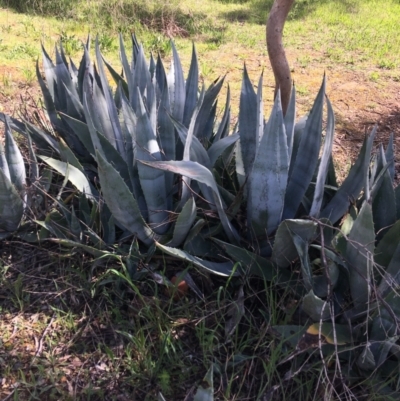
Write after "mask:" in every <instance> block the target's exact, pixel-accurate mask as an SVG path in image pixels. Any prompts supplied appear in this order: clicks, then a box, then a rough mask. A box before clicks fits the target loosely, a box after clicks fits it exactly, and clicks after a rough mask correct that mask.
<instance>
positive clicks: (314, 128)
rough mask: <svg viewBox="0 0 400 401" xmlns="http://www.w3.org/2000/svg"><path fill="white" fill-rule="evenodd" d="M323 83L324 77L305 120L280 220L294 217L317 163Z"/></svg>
mask: <svg viewBox="0 0 400 401" xmlns="http://www.w3.org/2000/svg"><path fill="white" fill-rule="evenodd" d="M325 82H326V81H325V77H324V79H323V82H322V85H321V88H320V90H319V92H318V95H317V97H316V99H315V102H314V105H313V107H312V109H311V112H310V115H309V116H308V118H307V122H306V126H305V129H304V132H303V134H302V135H301V139H300V144H299V149H298V151H297V154H296V159H295V160H294V165H293V169H292V171H291V175H290V176H289V180H288V184H287V190H286V196H285V207H284V210H283V215H282V219H291V218H293V217H294V216H295V215H296V212H297V209H298V208H299V206H300V203H301V201H302V200H303V196H304V194H305V193H306V190H307V188H308V186H309V185H310V182H311V179H312V177H313V175H314V172H315V168H316V166H317V163H318V157H319V151H320V144H321V137H322V114H323V108H324V99H325Z"/></svg>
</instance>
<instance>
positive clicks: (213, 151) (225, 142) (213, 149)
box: [207, 133, 239, 166]
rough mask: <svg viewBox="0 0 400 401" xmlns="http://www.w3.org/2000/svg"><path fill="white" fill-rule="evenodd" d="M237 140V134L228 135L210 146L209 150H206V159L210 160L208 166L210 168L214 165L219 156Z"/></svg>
mask: <svg viewBox="0 0 400 401" xmlns="http://www.w3.org/2000/svg"><path fill="white" fill-rule="evenodd" d="M238 139H239V133H236V134H232V135H229V136H227V137H225V138H222V139H220V140H217V141H214V143H213V144H212V145H211V146H210V148H209V149H208V150H207V153H208V157H209V159H210V164H211V166H214V165H215V162H216V161H217V159H218V157H219V156H221V154H222V153H223V152H224V151H225V150H226V149H227V148H228V147H229V146H231V145H233V144H234V143H236V141H237V140H238Z"/></svg>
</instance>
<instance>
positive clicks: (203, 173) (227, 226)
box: [140, 161, 239, 243]
mask: <svg viewBox="0 0 400 401" xmlns="http://www.w3.org/2000/svg"><path fill="white" fill-rule="evenodd" d="M140 162H141V163H143V164H146V165H148V166H150V167H154V168H157V169H161V170H165V171H172V172H173V173H175V174H181V175H184V176H186V177H189V178H190V179H192V180H197V181H199V182H200V183H203V184H205V185H207V186H208V187H209V188H211V189H212V191H213V194H214V201H215V204H216V207H217V211H218V215H219V218H220V220H221V224H222V226H223V227H224V230H225V233H226V235H227V236H228V238H229V239H230V241H232V242H233V243H238V242H239V236H238V234H237V232H236V230H235V229H234V228H233V226H232V225H231V223H230V221H229V219H228V217H227V215H226V213H225V211H224V209H223V205H222V200H221V197H220V195H219V192H218V188H217V184H216V182H215V179H214V177H213V175H212V173H211V171H210V170H208V169H207V168H206V167H204V166H202V165H200V164H199V163H197V162H192V161H169V162H145V161H140Z"/></svg>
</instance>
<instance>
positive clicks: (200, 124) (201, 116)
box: [193, 78, 225, 141]
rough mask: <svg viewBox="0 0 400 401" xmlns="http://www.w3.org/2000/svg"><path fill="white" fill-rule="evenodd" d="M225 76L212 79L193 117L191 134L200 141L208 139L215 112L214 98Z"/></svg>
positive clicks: (211, 130)
mask: <svg viewBox="0 0 400 401" xmlns="http://www.w3.org/2000/svg"><path fill="white" fill-rule="evenodd" d="M224 80H225V78H222V79H220V80H219V81H218V80H216V81H214V82H213V83H212V84H211V85H210V87H209V88H208V89H207V90H206V92H205V93H204V99H203V101H202V102H201V106H200V109H199V112H198V114H197V116H196V119H195V124H194V129H193V135H194V136H195V137H197V138H198V139H199V140H200V141H202V140H205V141H210V139H211V135H212V132H213V123H214V120H215V113H216V99H217V96H218V94H219V92H220V90H221V88H222V85H223V83H224Z"/></svg>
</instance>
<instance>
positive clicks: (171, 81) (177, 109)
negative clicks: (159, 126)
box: [167, 41, 186, 122]
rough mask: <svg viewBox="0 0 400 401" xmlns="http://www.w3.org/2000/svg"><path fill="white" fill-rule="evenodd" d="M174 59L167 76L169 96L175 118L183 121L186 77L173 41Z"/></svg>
mask: <svg viewBox="0 0 400 401" xmlns="http://www.w3.org/2000/svg"><path fill="white" fill-rule="evenodd" d="M171 47H172V61H171V70H170V72H169V74H168V76H167V81H168V90H169V98H170V102H171V112H172V116H173V117H174V118H175V120H178V121H179V122H182V120H183V113H184V110H185V98H186V91H185V78H184V76H183V71H182V65H181V61H180V59H179V55H178V52H177V51H176V48H175V45H174V42H172V41H171Z"/></svg>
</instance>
